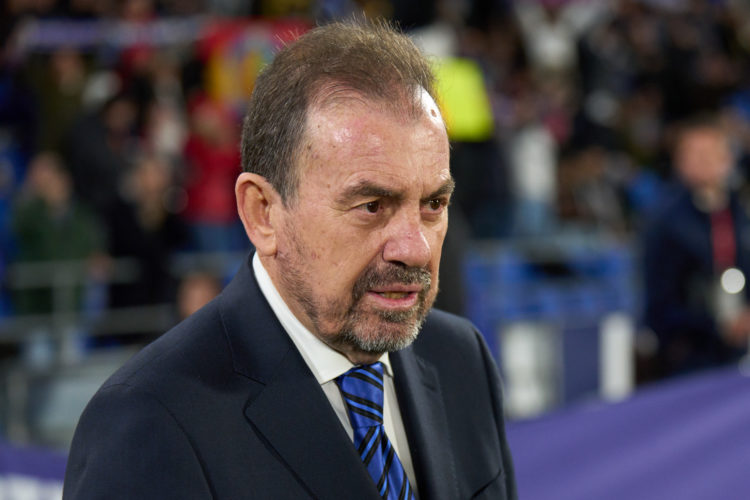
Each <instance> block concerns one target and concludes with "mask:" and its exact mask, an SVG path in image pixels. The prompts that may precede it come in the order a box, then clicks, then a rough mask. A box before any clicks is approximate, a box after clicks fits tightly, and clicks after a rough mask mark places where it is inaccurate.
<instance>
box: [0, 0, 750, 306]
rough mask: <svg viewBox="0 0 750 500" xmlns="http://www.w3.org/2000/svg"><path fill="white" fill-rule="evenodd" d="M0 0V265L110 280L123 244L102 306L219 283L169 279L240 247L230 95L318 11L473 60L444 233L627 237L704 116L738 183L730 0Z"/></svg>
mask: <svg viewBox="0 0 750 500" xmlns="http://www.w3.org/2000/svg"><path fill="white" fill-rule="evenodd" d="M0 9H2V11H0V19H2V21H1V24H0V37H2V43H1V44H0V50H1V52H0V271H2V272H3V273H5V271H6V270H8V269H10V268H12V266H13V265H15V264H18V263H38V262H45V261H50V260H65V261H80V260H83V261H86V262H88V270H89V273H90V274H91V275H92V276H100V277H101V276H104V277H106V276H108V273H109V274H110V275H111V273H113V272H114V271H113V268H114V267H116V265H115V264H116V263H117V262H120V259H123V258H126V259H128V258H129V259H134V261H135V262H136V263H137V266H138V269H139V271H138V272H137V274H135V275H134V277H133V278H132V279H130V280H125V281H124V282H117V281H116V280H115V281H114V282H113V284H111V285H110V286H109V287H108V289H107V291H106V300H107V305H108V306H109V307H113V308H118V307H132V306H138V305H148V304H160V303H170V302H172V303H174V302H175V301H176V300H177V298H178V296H179V297H190V298H194V297H196V296H201V293H202V292H201V290H205V289H208V290H214V289H218V288H217V287H218V283H219V282H220V280H221V278H222V277H221V276H214V277H213V280H214V281H212V277H211V276H207V275H205V273H202V274H199V275H197V276H189V277H187V278H186V279H184V280H183V281H184V283H187V284H188V285H187V287H188V290H187V291H184V290H183V291H181V292H180V293H179V294H178V291H179V286H178V285H179V280H178V277H176V276H175V274H174V273H173V272H171V271H170V266H169V262H170V260H171V259H172V258H173V256H174V255H175V254H176V253H180V252H195V253H201V254H204V253H212V252H246V251H247V250H248V245H249V244H248V243H247V241H246V239H245V238H244V236H243V233H242V230H241V227H240V226H239V225H238V222H237V218H236V216H235V208H234V196H233V187H234V181H235V178H236V174H237V172H238V170H239V152H238V149H237V144H238V135H239V129H240V125H241V118H242V111H243V103H244V101H245V100H246V99H247V97H248V95H249V93H250V92H251V90H252V82H253V79H254V76H255V75H257V72H258V71H259V69H260V68H261V67H262V65H263V63H264V62H265V61H267V60H268V59H269V58H270V57H272V53H273V49H274V48H275V47H277V46H278V45H279V44H281V43H283V42H284V40H285V39H287V38H289V37H291V36H294V34H295V33H300V32H302V31H304V30H305V29H307V28H309V27H310V26H313V25H314V24H315V23H317V22H324V21H325V20H326V19H329V18H339V17H345V16H349V15H352V14H356V13H361V12H365V13H366V14H367V15H369V16H373V17H377V16H382V17H386V18H389V19H392V20H395V21H397V22H398V23H399V24H400V25H401V26H402V27H403V28H404V29H405V30H406V31H407V32H409V33H410V34H412V35H413V37H414V39H415V40H416V41H417V43H418V44H420V46H422V48H423V49H424V50H425V51H426V52H427V53H429V54H431V55H432V57H434V59H435V61H436V65H438V66H439V65H440V64H443V65H445V66H444V67H459V66H460V67H461V68H465V69H467V73H466V74H467V75H470V74H472V73H471V71H474V72H475V74H476V75H478V77H477V78H476V81H475V82H474V85H475V87H471V88H473V89H475V91H472V92H464V93H463V94H462V95H458V96H457V97H455V96H454V98H453V99H454V100H453V101H452V102H445V103H443V104H444V107H445V108H446V113H447V115H451V113H452V110H451V108H453V109H454V110H459V111H460V110H462V109H464V110H465V109H469V108H471V107H472V106H477V104H476V102H473V103H470V102H464V100H465V101H471V100H473V101H476V100H477V99H476V98H477V96H479V97H481V99H480V102H479V104H478V106H479V109H478V110H477V111H476V112H475V113H474V115H473V116H470V117H469V118H468V120H469V121H470V122H471V121H472V120H473V122H477V121H480V122H482V118H481V117H482V116H484V117H485V119H484V121H483V122H482V125H481V126H478V127H477V126H474V127H473V128H471V132H470V133H466V134H464V133H463V132H462V130H464V129H462V128H461V122H460V119H459V118H460V117H459V116H458V115H456V117H455V127H451V129H450V130H449V132H450V134H451V137H452V139H453V150H452V168H453V174H454V176H455V178H456V180H457V186H458V187H457V191H456V196H455V202H454V205H453V208H452V213H451V217H452V221H453V222H452V228H453V229H452V232H451V234H452V235H454V236H453V238H460V239H467V238H469V239H490V238H492V239H497V238H500V239H529V238H531V239H533V238H543V237H547V236H550V235H555V234H560V233H566V232H575V233H585V234H595V235H596V234H606V235H608V236H610V237H615V238H627V237H631V236H632V235H633V234H637V233H639V232H641V230H642V228H643V227H644V220H645V219H646V218H648V216H649V214H650V213H651V211H653V210H655V209H656V208H657V207H658V205H659V203H660V201H661V200H662V199H663V198H664V193H665V192H667V190H668V187H667V186H668V185H669V184H670V182H671V180H672V173H671V171H672V168H671V163H672V155H671V151H672V147H673V145H674V143H675V138H676V136H677V130H678V128H677V125H678V124H680V123H681V122H682V121H683V120H685V119H686V118H689V117H691V116H694V115H695V114H696V113H700V112H710V113H712V115H713V116H714V117H715V118H716V123H717V124H718V126H719V127H720V128H721V130H722V132H723V133H725V134H726V137H727V138H728V144H729V146H730V149H731V157H732V163H733V165H734V167H735V168H732V169H731V175H730V176H731V182H732V183H734V184H733V185H735V186H737V187H738V189H739V190H740V191H741V188H743V187H744V185H745V183H746V178H747V175H748V171H747V169H748V167H749V165H748V154H749V153H750V7H748V6H747V5H746V3H745V2H743V1H742V0H736V1H733V0H600V1H598V0H515V1H511V0H462V1H449V0H442V1H441V0H411V1H398V2H396V1H389V0H356V1H355V0H319V1H315V0H296V1H295V0H277V1H271V0H257V1H238V0H182V1H171V0H161V1H158V0H120V1H99V0H96V1H95V0H9V1H8V2H5V3H4V5H3V7H0ZM451 65H453V66H451ZM438 74H439V75H441V74H442V73H441V72H440V71H439V72H438ZM450 85H455V86H456V88H457V86H458V85H459V83H457V82H453V83H450V82H449V83H448V86H449V87H450ZM456 112H457V111H456ZM447 118H448V122H449V125H451V123H453V122H452V115H451V116H447ZM447 244H453V243H447ZM458 246H459V247H460V244H459V245H458ZM448 258H450V257H448ZM193 283H196V284H197V285H198V287H196V289H195V291H193V290H192V288H190V287H191V286H192V284H193ZM4 285H5V286H4V289H3V293H2V302H1V305H0V312H2V314H3V315H5V316H12V315H32V314H41V313H48V312H50V311H51V310H52V309H53V308H54V307H55V304H54V302H55V297H54V296H53V295H54V294H53V293H52V291H51V289H45V288H44V287H36V288H34V287H30V288H22V289H13V290H12V289H11V287H10V286H9V284H8V283H7V282H6V283H5V284H4ZM201 287H202V288H201ZM447 289H448V290H450V289H453V288H452V287H447ZM447 293H449V292H447ZM85 294H86V291H85V290H83V289H80V290H78V291H77V294H76V298H75V307H81V304H82V301H84V300H85V297H84V296H85ZM185 300H186V301H189V299H185ZM191 300H192V299H191ZM456 300H460V299H456ZM186 307H188V306H187V305H186Z"/></svg>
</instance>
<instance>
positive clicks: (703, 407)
mask: <svg viewBox="0 0 750 500" xmlns="http://www.w3.org/2000/svg"><path fill="white" fill-rule="evenodd" d="M508 437H509V440H510V445H511V450H512V452H513V457H514V459H515V465H516V475H517V479H518V486H519V497H520V498H522V499H523V500H542V499H555V500H582V499H600V498H606V499H607V500H619V499H622V500H632V499H636V498H637V499H638V500H649V499H654V500H656V499H658V500H663V499H666V498H679V499H680V500H703V499H706V500H708V499H711V500H713V499H717V498H721V499H747V498H750V378H748V377H746V376H743V375H742V374H741V373H740V372H739V371H738V370H737V369H734V368H733V369H725V370H721V371H717V372H711V373H707V374H702V375H698V376H692V377H689V378H685V379H681V380H675V381H672V382H669V383H664V384H660V385H656V386H652V387H650V388H647V389H643V390H641V391H640V392H638V393H636V395H635V396H633V397H632V398H630V399H629V400H627V401H624V402H622V403H618V404H604V403H600V404H591V405H586V406H578V407H575V408H573V409H569V410H565V411H563V412H560V413H557V414H554V415H550V416H546V417H543V418H540V419H537V420H532V421H522V422H511V423H509V424H508Z"/></svg>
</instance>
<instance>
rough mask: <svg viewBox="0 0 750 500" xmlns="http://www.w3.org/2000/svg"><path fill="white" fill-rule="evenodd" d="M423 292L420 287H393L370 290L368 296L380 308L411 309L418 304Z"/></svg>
mask: <svg viewBox="0 0 750 500" xmlns="http://www.w3.org/2000/svg"><path fill="white" fill-rule="evenodd" d="M421 291H422V287H421V286H419V285H392V286H387V287H378V288H376V289H373V290H370V291H369V293H368V295H369V296H370V297H371V298H372V299H373V301H374V302H375V303H376V305H377V306H378V307H380V308H384V309H409V308H411V307H414V305H416V304H417V302H418V300H419V294H420V292H421Z"/></svg>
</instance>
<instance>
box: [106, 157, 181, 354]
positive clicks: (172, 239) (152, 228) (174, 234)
mask: <svg viewBox="0 0 750 500" xmlns="http://www.w3.org/2000/svg"><path fill="white" fill-rule="evenodd" d="M172 178H173V175H172V170H171V168H170V166H169V164H168V163H166V162H165V161H163V160H162V159H161V158H159V157H156V156H149V155H144V156H141V157H140V158H139V159H138V160H137V161H136V163H135V165H134V166H133V169H132V171H131V172H130V173H129V174H128V176H127V178H126V183H125V186H126V188H125V190H124V193H125V197H124V199H123V200H121V201H119V202H118V203H117V204H116V205H115V206H114V207H113V208H112V210H111V211H110V212H109V216H108V218H107V231H108V236H109V238H108V241H109V252H110V255H112V257H131V258H135V259H136V261H137V263H138V269H139V272H138V274H137V275H135V276H133V279H132V281H129V282H126V283H118V284H114V285H112V286H111V287H110V296H109V304H110V306H111V307H113V308H119V307H132V306H143V305H159V304H166V303H172V302H174V300H175V296H176V289H177V283H176V280H175V279H174V277H173V276H172V274H171V273H170V271H169V259H170V257H171V256H172V254H173V253H174V252H175V251H176V250H178V249H180V248H181V247H182V246H183V245H185V244H186V241H187V230H186V228H185V226H184V224H183V222H182V220H181V219H180V218H179V216H177V215H176V214H175V213H174V209H173V208H172V206H171V204H170V202H171V200H170V198H169V193H170V186H171V184H172V182H173V180H172ZM121 340H127V341H131V340H134V341H138V340H141V338H135V337H131V336H126V337H123V338H122V339H121Z"/></svg>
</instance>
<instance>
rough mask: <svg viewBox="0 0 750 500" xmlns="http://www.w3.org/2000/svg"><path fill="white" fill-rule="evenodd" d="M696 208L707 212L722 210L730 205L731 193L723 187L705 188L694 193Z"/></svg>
mask: <svg viewBox="0 0 750 500" xmlns="http://www.w3.org/2000/svg"><path fill="white" fill-rule="evenodd" d="M693 199H694V200H695V204H696V206H697V207H698V208H699V209H701V210H703V211H705V212H715V211H716V210H721V209H723V208H724V207H726V206H727V204H728V203H729V193H728V192H727V190H726V189H725V188H724V187H723V186H704V187H701V188H698V189H696V190H694V191H693Z"/></svg>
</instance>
